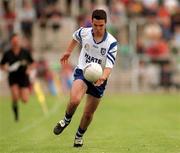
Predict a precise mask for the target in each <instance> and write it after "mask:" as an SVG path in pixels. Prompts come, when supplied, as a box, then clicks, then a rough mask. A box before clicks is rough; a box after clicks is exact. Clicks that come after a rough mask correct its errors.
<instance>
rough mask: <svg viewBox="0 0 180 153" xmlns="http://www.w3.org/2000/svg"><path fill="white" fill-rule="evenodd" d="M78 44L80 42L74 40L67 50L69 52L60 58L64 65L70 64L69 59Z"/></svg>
mask: <svg viewBox="0 0 180 153" xmlns="http://www.w3.org/2000/svg"><path fill="white" fill-rule="evenodd" d="M77 44H78V42H77V41H76V40H74V39H73V40H72V41H71V42H70V44H69V47H68V48H67V50H66V51H65V52H64V54H63V55H62V57H61V58H60V62H61V64H62V65H64V64H67V63H68V59H69V57H70V55H71V53H72V51H73V49H74V48H75V47H76V46H77Z"/></svg>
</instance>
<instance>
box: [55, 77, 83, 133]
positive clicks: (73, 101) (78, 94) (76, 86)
mask: <svg viewBox="0 0 180 153" xmlns="http://www.w3.org/2000/svg"><path fill="white" fill-rule="evenodd" d="M86 90H87V85H86V84H85V83H84V81H83V80H80V79H77V80H75V81H74V82H73V84H72V88H71V93H70V101H69V103H68V105H67V108H66V114H65V116H64V119H63V120H60V121H59V122H58V123H57V125H56V126H55V128H54V134H56V135H58V134H60V133H61V132H62V131H63V130H64V128H65V127H66V126H67V125H68V124H69V123H70V121H71V118H72V116H73V114H74V112H75V111H76V108H77V106H78V105H79V103H80V101H81V99H82V98H83V96H84V94H85V93H86Z"/></svg>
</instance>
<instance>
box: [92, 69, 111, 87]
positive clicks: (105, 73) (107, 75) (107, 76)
mask: <svg viewBox="0 0 180 153" xmlns="http://www.w3.org/2000/svg"><path fill="white" fill-rule="evenodd" d="M111 70H112V68H109V67H106V68H104V71H103V75H102V76H101V77H100V78H99V79H98V80H97V81H96V83H95V86H100V85H101V84H103V83H104V81H105V80H107V79H108V78H109V75H110V74H111Z"/></svg>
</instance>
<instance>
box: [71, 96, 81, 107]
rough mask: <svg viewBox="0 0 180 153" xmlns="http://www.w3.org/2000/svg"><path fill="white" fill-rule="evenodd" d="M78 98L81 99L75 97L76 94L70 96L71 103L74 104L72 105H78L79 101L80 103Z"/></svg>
mask: <svg viewBox="0 0 180 153" xmlns="http://www.w3.org/2000/svg"><path fill="white" fill-rule="evenodd" d="M80 100H81V99H80V98H79V97H77V96H76V97H72V98H71V104H72V105H74V106H78V105H79V103H80Z"/></svg>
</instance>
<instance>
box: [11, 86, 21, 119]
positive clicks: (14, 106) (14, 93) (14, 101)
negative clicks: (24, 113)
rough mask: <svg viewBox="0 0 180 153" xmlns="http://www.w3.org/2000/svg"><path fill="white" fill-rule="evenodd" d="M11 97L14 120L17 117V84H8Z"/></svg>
mask: <svg viewBox="0 0 180 153" xmlns="http://www.w3.org/2000/svg"><path fill="white" fill-rule="evenodd" d="M10 91H11V98H12V110H13V113H14V117H15V120H16V121H18V119H19V111H18V100H19V86H18V85H17V84H14V85H11V86H10Z"/></svg>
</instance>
